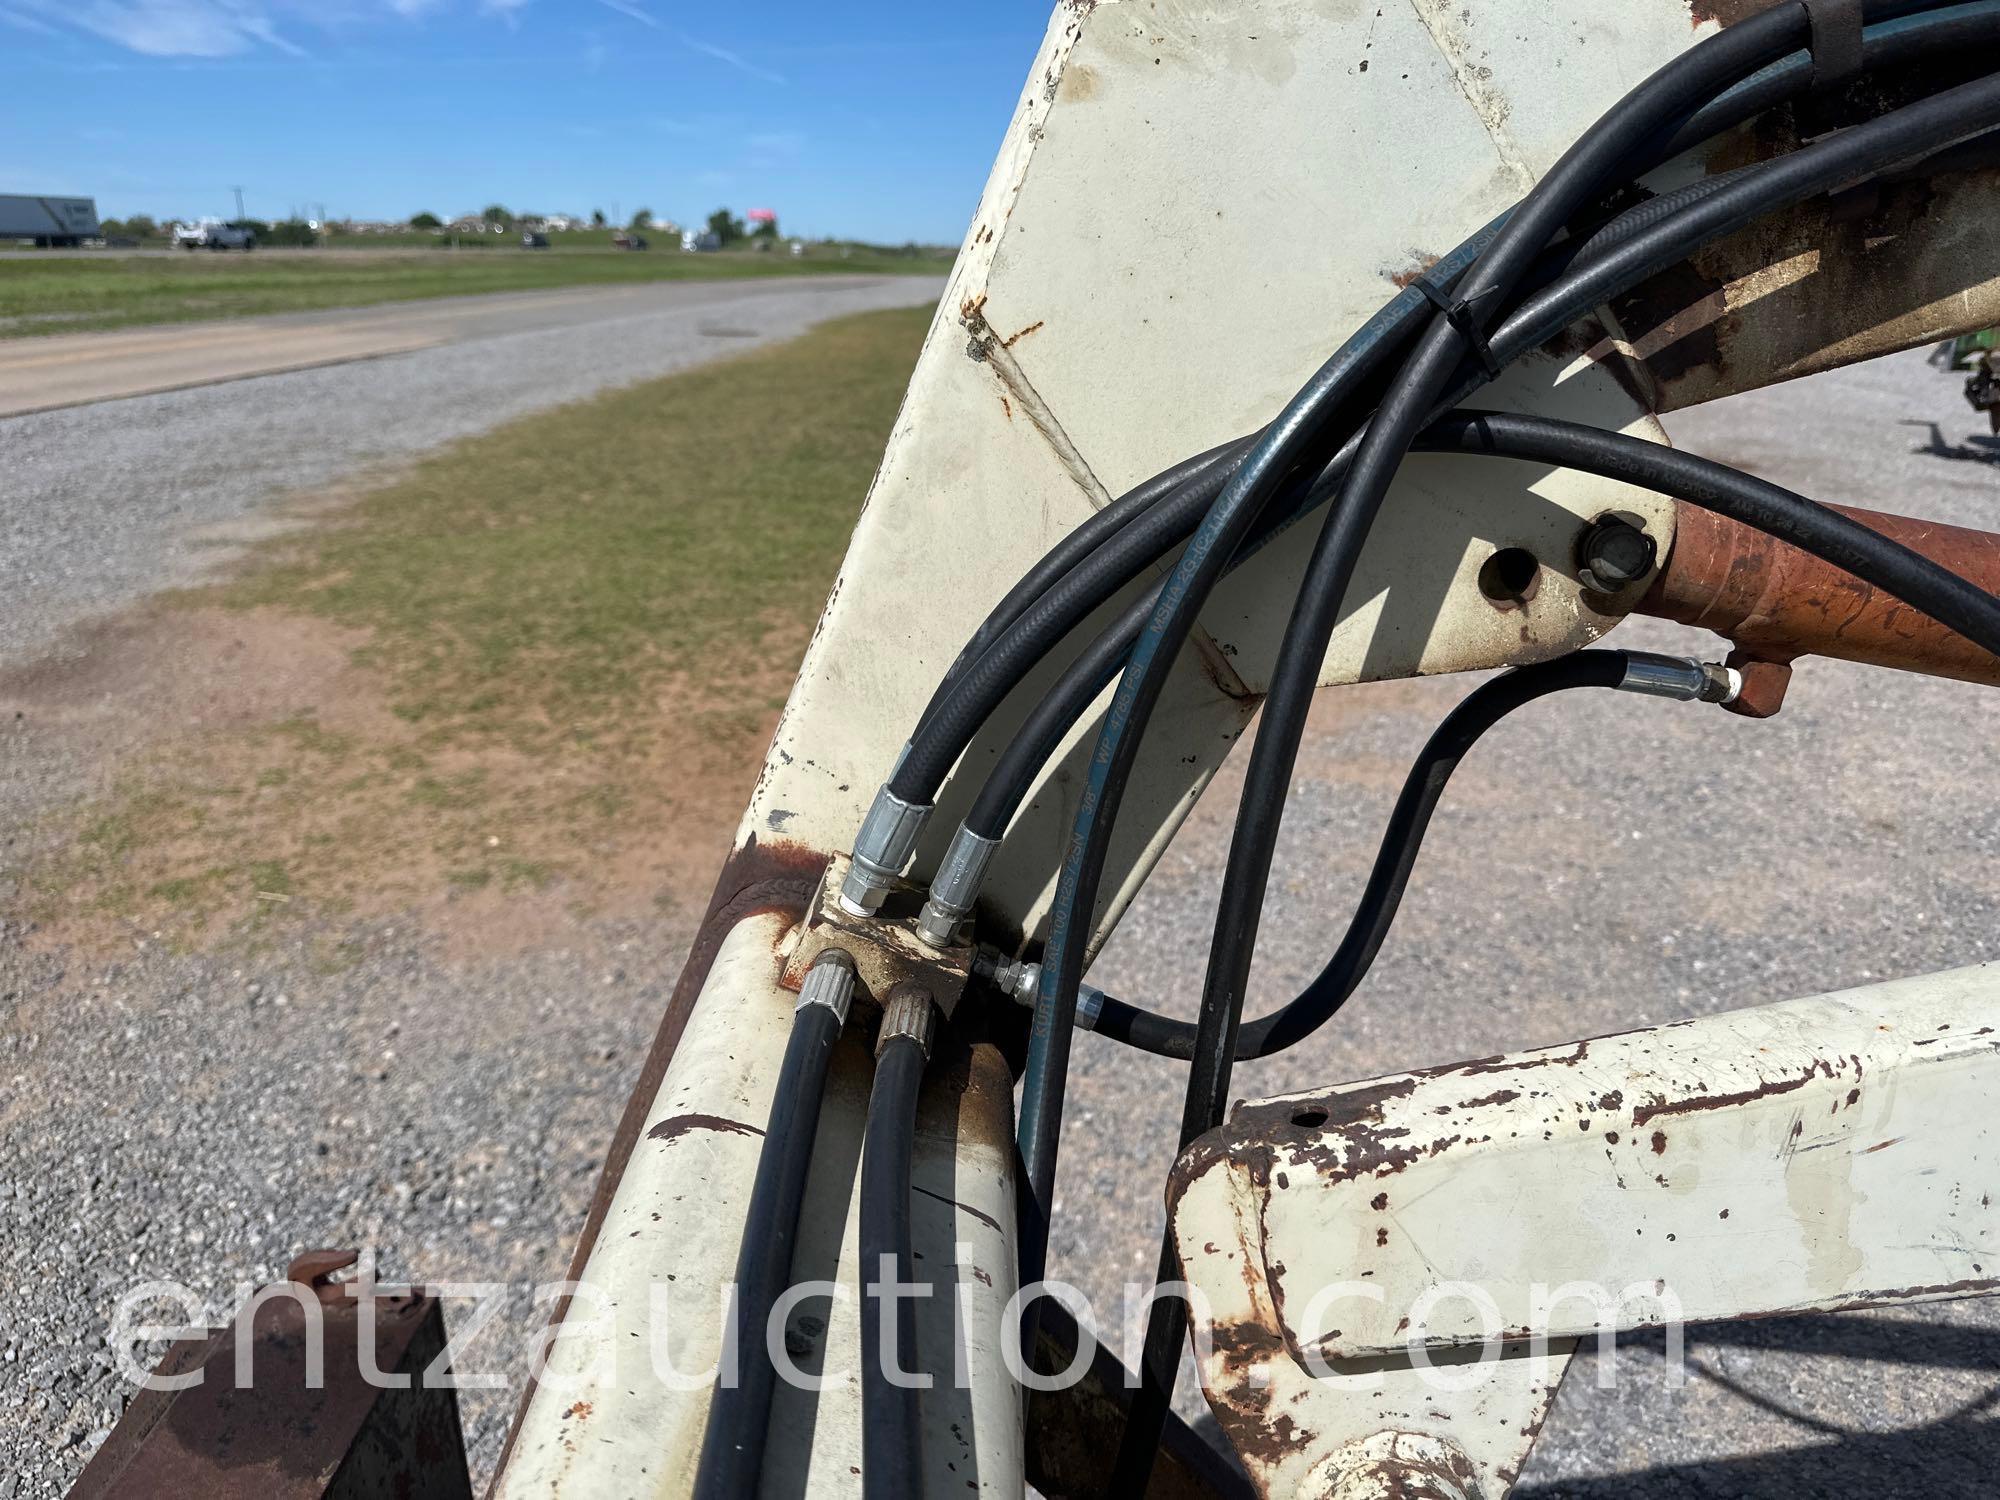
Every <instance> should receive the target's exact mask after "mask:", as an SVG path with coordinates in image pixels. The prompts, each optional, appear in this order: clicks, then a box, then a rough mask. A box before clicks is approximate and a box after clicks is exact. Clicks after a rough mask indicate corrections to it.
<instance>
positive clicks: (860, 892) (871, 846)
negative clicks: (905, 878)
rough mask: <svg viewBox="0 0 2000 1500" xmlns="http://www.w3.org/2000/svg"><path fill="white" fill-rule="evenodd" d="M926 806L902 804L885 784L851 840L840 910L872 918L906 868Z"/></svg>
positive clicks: (926, 814) (928, 811) (927, 815)
mask: <svg viewBox="0 0 2000 1500" xmlns="http://www.w3.org/2000/svg"><path fill="white" fill-rule="evenodd" d="M930 815H931V808H930V804H929V803H924V804H922V805H921V806H919V805H917V804H915V803H910V802H905V801H904V800H903V799H902V798H901V797H898V796H897V795H896V794H895V793H894V792H892V791H890V790H889V788H888V785H887V784H886V783H885V784H884V785H883V787H882V790H880V791H879V792H877V793H876V794H875V803H874V805H873V806H872V807H870V808H869V809H868V816H867V817H866V818H864V819H862V821H861V832H859V833H858V834H856V835H855V836H854V855H853V862H852V863H851V864H850V865H849V867H848V871H847V876H846V878H845V879H843V880H842V881H841V882H840V907H841V910H842V911H845V912H846V913H847V914H848V915H849V916H855V917H872V916H873V915H874V914H875V913H876V912H877V911H879V910H881V907H882V902H883V899H884V898H885V897H886V896H887V895H888V894H889V892H890V891H892V890H894V889H895V886H896V881H897V880H898V879H899V878H900V877H901V876H902V873H903V871H904V870H905V869H907V868H908V867H909V863H910V857H911V856H912V855H914V854H915V853H916V852H917V840H918V839H919V838H920V837H922V835H923V831H924V824H925V823H926V822H927V821H928V820H929V818H930Z"/></svg>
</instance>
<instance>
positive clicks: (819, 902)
mask: <svg viewBox="0 0 2000 1500" xmlns="http://www.w3.org/2000/svg"><path fill="white" fill-rule="evenodd" d="M847 867H848V860H847V856H846V855H844V854H842V855H836V856H835V857H834V858H833V859H832V860H830V861H829V862H828V863H827V867H826V873H825V874H824V875H823V876H822V877H821V879H820V885H819V890H818V892H817V893H816V894H815V895H814V897H813V902H812V906H811V907H810V908H809V909H808V911H807V914H806V919H805V921H804V922H803V923H802V924H801V925H800V926H799V928H798V929H797V932H796V935H795V936H794V938H793V940H792V946H791V949H790V951H788V952H787V953H786V954H785V960H784V971H783V973H782V975H781V977H780V979H779V983H780V984H782V985H783V986H784V987H785V988H786V989H788V990H796V989H798V988H799V986H800V985H802V984H804V983H805V977H806V971H807V970H808V969H810V968H811V967H812V965H813V960H814V959H816V958H817V957H819V955H820V953H821V952H822V951H823V950H825V949H827V948H840V949H843V950H845V951H846V953H847V954H848V956H849V957H850V958H852V959H853V960H854V997H855V999H856V1000H857V1001H865V1002H867V1003H868V1004H869V1005H871V1006H873V1007H874V1008H875V1009H877V1010H878V1011H879V1010H886V1009H887V1008H888V1004H889V996H890V993H891V992H892V991H893V990H894V989H895V988H896V987H897V986H898V985H902V984H913V985H916V986H918V987H920V988H922V989H925V990H928V991H929V992H930V996H931V1000H932V1001H933V1003H935V1004H936V1006H937V1008H938V1010H939V1011H940V1012H941V1013H942V1014H943V1016H944V1018H945V1019H946V1020H947V1021H949V1020H950V1019H951V1017H952V1015H953V1013H954V1012H955V1011H956V1010H957V1009H958V1003H959V1001H960V1000H961V999H963V998H964V996H965V988H966V985H967V984H968V983H969V982H970V980H971V977H972V961H973V948H972V945H971V944H970V943H965V942H960V943H955V944H953V945H952V946H951V947H949V948H943V949H939V948H932V947H930V946H928V945H926V944H925V943H923V942H922V941H921V940H919V938H918V937H917V931H916V922H917V917H918V914H919V912H920V910H921V909H922V906H923V892H922V891H920V890H917V889H915V888H914V887H912V886H909V885H907V884H903V885H899V886H898V887H897V888H896V889H895V890H893V891H891V892H890V893H889V895H888V897H887V899H886V900H884V901H883V903H882V907H881V909H880V910H879V911H877V912H875V913H874V914H873V915H872V916H856V915H854V914H853V913H852V912H849V911H847V910H846V909H845V908H844V907H842V906H841V904H840V902H839V900H838V899H837V897H838V895H839V892H840V883H841V881H842V880H844V879H845V878H846V876H847Z"/></svg>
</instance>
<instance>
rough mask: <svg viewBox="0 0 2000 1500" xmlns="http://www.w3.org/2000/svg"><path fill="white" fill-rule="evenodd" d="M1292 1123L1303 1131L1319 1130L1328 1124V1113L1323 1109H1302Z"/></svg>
mask: <svg viewBox="0 0 2000 1500" xmlns="http://www.w3.org/2000/svg"><path fill="white" fill-rule="evenodd" d="M1292 1123H1293V1124H1294V1125H1296V1126H1298V1127H1299V1129H1301V1130H1317V1129H1318V1128H1319V1127H1320V1126H1322V1125H1324V1124H1325V1123H1326V1111H1325V1110H1323V1109H1302V1110H1300V1111H1299V1112H1298V1113H1297V1114H1295V1115H1293V1116H1292Z"/></svg>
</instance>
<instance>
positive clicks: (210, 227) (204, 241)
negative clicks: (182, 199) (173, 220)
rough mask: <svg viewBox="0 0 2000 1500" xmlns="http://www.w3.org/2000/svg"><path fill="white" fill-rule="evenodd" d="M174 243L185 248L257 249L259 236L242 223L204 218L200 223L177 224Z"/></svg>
mask: <svg viewBox="0 0 2000 1500" xmlns="http://www.w3.org/2000/svg"><path fill="white" fill-rule="evenodd" d="M174 243H175V244H176V245H179V246H180V247H181V248H182V249H183V250H255V249H256V248H257V236H256V235H254V234H252V233H251V232H250V231H249V230H247V229H245V228H243V227H242V226H241V225H237V224H225V223H223V222H222V221H221V220H220V219H203V220H202V221H201V222H200V223H198V224H182V225H179V226H177V227H176V228H175V230H174Z"/></svg>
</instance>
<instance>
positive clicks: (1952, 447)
mask: <svg viewBox="0 0 2000 1500" xmlns="http://www.w3.org/2000/svg"><path fill="white" fill-rule="evenodd" d="M1901 425H1902V426H1904V427H1928V428H1929V429H1930V434H1931V436H1930V441H1929V442H1927V443H1919V444H1918V445H1917V446H1916V447H1914V448H1912V449H1911V450H1910V451H1911V452H1912V453H1921V454H1923V455H1924V456H1925V457H1927V458H1948V459H1952V460H1954V461H1956V462H1959V463H1975V464H1994V463H2000V437H1988V436H1987V435H1986V434H1985V433H1983V432H1975V433H1973V434H1971V435H1970V436H1969V437H1967V438H1966V440H1965V441H1964V442H1962V443H1947V442H1946V441H1945V440H1944V429H1943V428H1942V427H1940V426H1939V425H1938V424H1937V423H1935V422H1926V421H1923V420H1921V419H1919V418H1916V417H1905V418H1904V419H1903V421H1902V423H1901Z"/></svg>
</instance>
